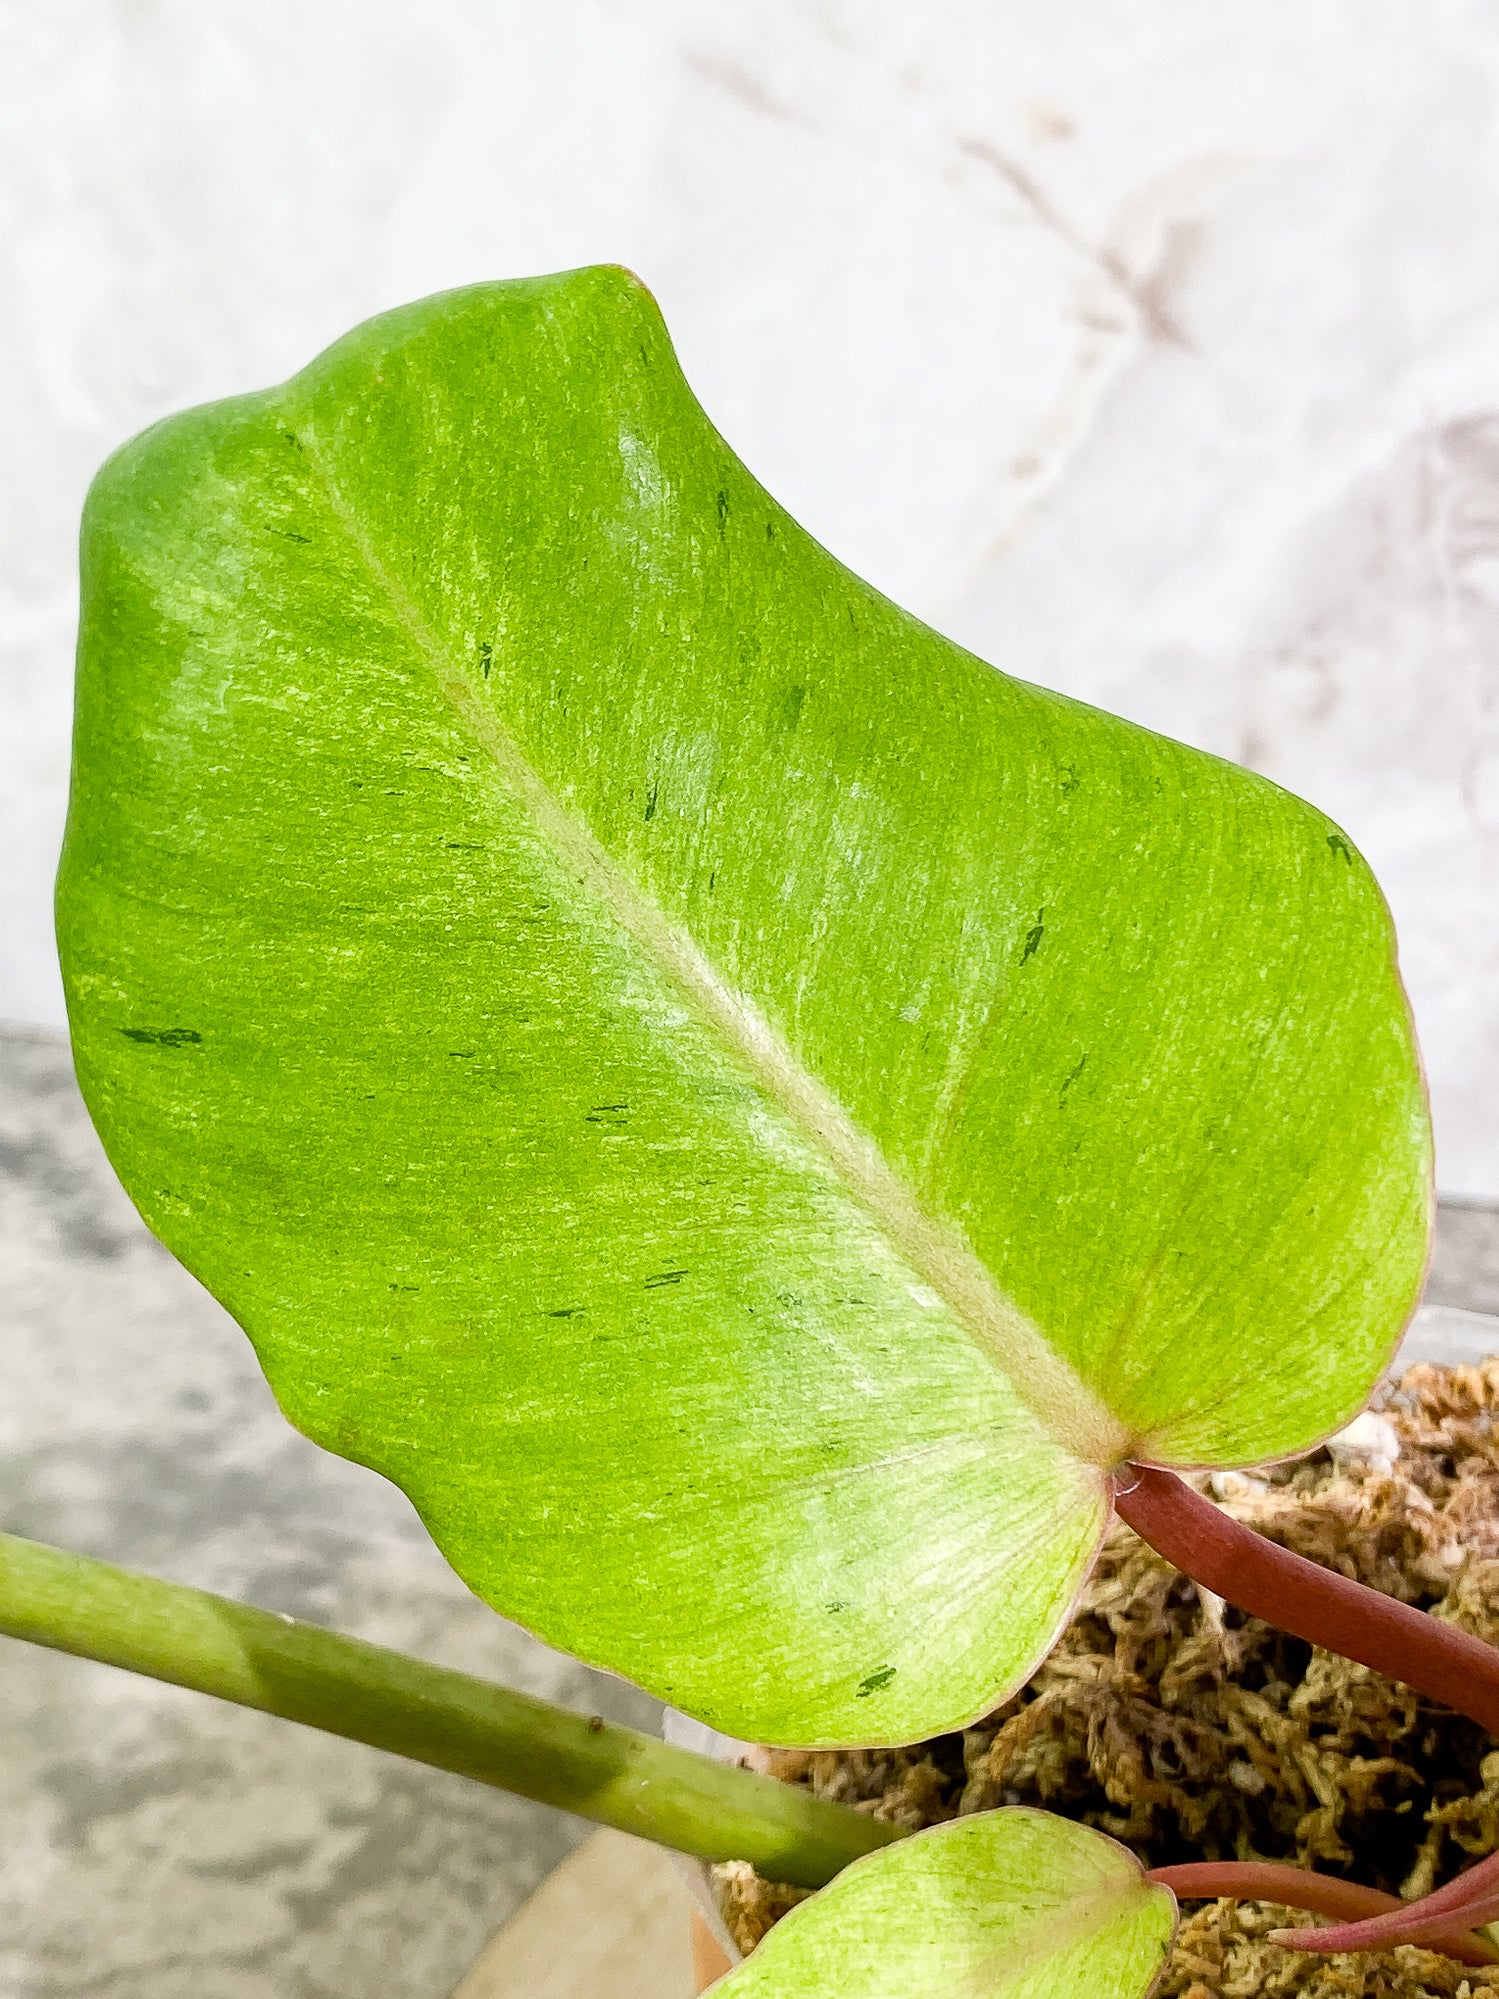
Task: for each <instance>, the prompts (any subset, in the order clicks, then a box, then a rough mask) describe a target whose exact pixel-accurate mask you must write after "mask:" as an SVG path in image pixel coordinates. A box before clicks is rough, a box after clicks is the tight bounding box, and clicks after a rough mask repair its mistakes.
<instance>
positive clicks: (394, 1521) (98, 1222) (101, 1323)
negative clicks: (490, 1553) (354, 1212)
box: [0, 1035, 1499, 1999]
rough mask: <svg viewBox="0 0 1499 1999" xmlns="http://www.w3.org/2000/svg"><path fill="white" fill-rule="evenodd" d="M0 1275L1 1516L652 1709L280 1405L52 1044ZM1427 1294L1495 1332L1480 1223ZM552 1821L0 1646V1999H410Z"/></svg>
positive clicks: (25, 1120)
mask: <svg viewBox="0 0 1499 1999" xmlns="http://www.w3.org/2000/svg"><path fill="white" fill-rule="evenodd" d="M0 1281H3V1302H0V1519H3V1523H4V1524H5V1525H6V1526H7V1527H9V1528H10V1529H11V1530H12V1531H15V1532H19V1533H23V1534H30V1535H33V1536H36V1537H37V1538H39V1539H43V1540H50V1541H56V1542H60V1543H63V1544H65V1545H68V1546H72V1547H77V1548H81V1549H84V1550H86V1551H87V1552H88V1553H91V1554H96V1555H102V1556H106V1557H109V1558H111V1559H114V1560H117V1561H125V1562H130V1563H134V1564H137V1565H138V1566H140V1567H142V1568H147V1569H151V1570H154V1571H156V1572H158V1573H160V1574H162V1575H167V1576H171V1577H174V1578H177V1579H179V1580H181V1581H185V1582H193V1583H197V1584H200V1585H202V1586H203V1587H205V1588H209V1589H218V1590H223V1591H226V1592H228V1593H229V1594H232V1595H236V1596H242V1597H245V1598H248V1599H250V1600H251V1601H253V1602H256V1603H261V1604H264V1605H266V1606H268V1607H269V1608H271V1609H278V1610H286V1611H291V1612H294V1613H296V1614H297V1615H299V1616H305V1617H312V1618H316V1619H319V1620H321V1621H323V1622H326V1623H329V1624H333V1625H336V1626H338V1627H340V1628H341V1629H344V1630H348V1631H355V1632H358V1633H360V1634H362V1635H364V1636H366V1637H370V1638H374V1639H377V1640H380V1641H381V1642H383V1643H386V1644H392V1645H397V1646H401V1647H403V1648H404V1649H407V1650H410V1651H414V1652H418V1653H421V1654H423V1655H424V1656H426V1657H428V1658H432V1659H438V1660H441V1661H443V1662H445V1663H448V1664H452V1665H457V1666H462V1667H465V1668H467V1669H469V1670H471V1671H476V1672H482V1673H487V1674H490V1675H492V1676H493V1677H495V1678H497V1679H502V1680H504V1681H507V1682H508V1683H510V1684H511V1685H515V1686H523V1687H527V1688H530V1689H531V1690H532V1691H535V1692H538V1693H542V1694H545V1695H547V1696H548V1697H550V1698H552V1699H556V1700H561V1701H564V1702H567V1703H569V1704H571V1705H573V1706H576V1707H580V1708H585V1709H589V1710H592V1709H595V1708H599V1709H602V1710H604V1711H605V1712H608V1713H610V1714H612V1715H613V1716H615V1717H617V1718H619V1719H623V1720H633V1721H635V1722H636V1723H637V1724H640V1725H645V1726H650V1725H651V1724H652V1722H653V1720H654V1716H655V1712H656V1710H655V1708H654V1705H653V1704H652V1703H649V1702H647V1701H646V1700H645V1699H644V1698H643V1697H642V1696H640V1695H638V1694H636V1693H634V1692H633V1691H632V1690H630V1689H628V1688H625V1687H622V1686H619V1685H618V1684H617V1683H614V1682H608V1681H603V1680H601V1679H599V1678H598V1676H596V1675H594V1674H591V1673H588V1672H586V1671H585V1670H584V1669H583V1668H582V1667H580V1666H578V1665H576V1664H574V1663H573V1662H571V1661H569V1660H567V1659H563V1658H560V1657H559V1656H558V1655H557V1654H555V1653H552V1652H549V1651H547V1650H546V1649H545V1648H544V1647H542V1646H540V1645H538V1644H536V1643H535V1641H533V1640H531V1639H529V1638H527V1637H526V1636H525V1635H524V1634H523V1633H520V1632H518V1631H516V1630H515V1629H514V1628H513V1627H511V1626H508V1625H506V1624H504V1623H502V1622H501V1621H500V1620H499V1619H498V1618H496V1617H495V1616H494V1615H493V1614H492V1613H491V1612H490V1611H488V1610H486V1609H485V1608H484V1607H483V1606H482V1605H481V1604H479V1603H478V1602H477V1601H476V1600H475V1599H474V1598H473V1597H471V1596H470V1595H469V1594H468V1592H467V1591H466V1590H465V1589H464V1588H463V1587H462V1585H461V1584H460V1583H459V1582H458V1581H457V1579H456V1578H455V1577H454V1576H453V1575H452V1574H451V1572H450V1571H449V1570H448V1569H447V1567H446V1565H445V1564H444V1563H443V1561H442V1560H441V1558H440V1557H439V1556H438V1555H437V1553H436V1551H435V1550H434V1549H433V1548H432V1546H431V1544H430V1542H429V1541H428V1540H427V1537H426V1535H425V1533H424V1532H423V1530H422V1528H421V1527H420V1525H419V1523H418V1522H417V1520H416V1518H415V1516H414V1514H413V1513H412V1511H411V1509H410V1508H409V1507H408V1506H407V1504H406V1502H405V1500H404V1499H402V1498H401V1496H400V1495H399V1494H398V1493H397V1492H396V1491H395V1490H394V1489H393V1488H392V1487H391V1486H389V1485H387V1484H386V1483H385V1482H384V1481H383V1480H381V1479H379V1478H377V1477H375V1476H374V1475H373V1474H372V1473H369V1472H365V1471H361V1470H359V1469H358V1468H357V1467H355V1466H352V1465H347V1464H344V1463H343V1462H342V1461H341V1460H339V1459H336V1458H331V1457H328V1456H325V1455H324V1454H323V1453H322V1452H321V1451H319V1450H317V1449H316V1448H315V1447H314V1446H313V1445H311V1444H309V1443H308V1442H307V1441H306V1440H305V1439H304V1438H302V1437H300V1436H298V1435H297V1434H296V1433H295V1432H294V1431H292V1430H291V1429H290V1428H289V1426H288V1425H287V1424H286V1423H285V1422H284V1421H283V1420H282V1418H281V1416H280V1415H279V1414H278V1412H277V1410H276V1409H275V1406H274V1404H273V1403H272V1401H271V1397H270V1394H269V1391H268V1390H267V1388H266V1386H265V1384H264V1382H263V1380H262V1379H261V1376H260V1373H259V1370H258V1368H257V1367H256V1365H255V1363H254V1360H253V1358H252V1356H251V1354H250V1350H249V1347H248V1345H247V1343H246V1341H245V1340H244V1338H243V1336H242V1335H241V1334H240V1333H239V1331H238V1330H237V1328H236V1327H235V1326H234V1325H233V1324H232V1323H231V1321H230V1320H229V1319H228V1318H227V1317H226V1315H225V1314H224V1313H223V1312H221V1311H220V1310H219V1308H218V1307H217V1306H216V1305H215V1304H214V1303H213V1302H212V1300H211V1299H210V1298H209V1297H208V1296H207V1295H206V1293H204V1292H203V1291H202V1290H201V1289H200V1287H199V1286H198V1285H197V1284H195V1283H194V1281H193V1280H192V1279H191V1278H190V1277H189V1276H188V1275H187V1274H186V1273H185V1272H184V1271H183V1270H182V1269H181V1268H179V1266H178V1265H177V1264H175V1263H174V1262H173V1261H172V1259H171V1258H170V1257H169V1256H168V1255H167V1254H166V1252H165V1251H164V1250H162V1249H161V1248H160V1247H159V1246H158V1245H157V1244H156V1243H155V1242H154V1241H153V1240H152V1239H151V1238H150V1236H148V1235H147V1233H146V1231H145V1229H144V1228H143V1226H142V1225H141V1223H140V1221H139V1220H138V1218H137V1217H136V1215H135V1213H134V1210H133V1209H132V1208H131V1207H130V1205H129V1203H128V1202H127V1201H126V1199H125V1197H124V1195H123V1194H122V1193H121V1191H120V1189H119V1186H118V1185H117V1183H116V1182H115V1179H114V1176H113V1174H112V1173H111V1172H110V1170H109V1167H108V1165H107V1164H106V1162H105V1161H104V1158H103V1156H102V1154H101V1152H100V1150H99V1147H98V1144H97V1141H96V1140H95V1138H94V1136H93V1132H92V1129H91V1127H90V1125H89V1123H88V1119H87V1116H86V1115H85V1113H84V1110H83V1107H82V1104H81V1102H80V1101H79V1098H78V1095H77V1091H76V1089H75V1086H74V1083H73V1079H72V1071H71V1066H70V1063H69V1060H68V1056H67V1052H66V1049H65V1048H64V1047H63V1045H62V1044H61V1042H59V1041H57V1040H52V1039H47V1038H38V1037H28V1036H20V1035H12V1036H9V1037H0ZM1428 1295H1429V1296H1430V1298H1431V1299H1432V1300H1433V1301H1434V1308H1433V1309H1432V1310H1430V1311H1428V1312H1427V1313H1425V1314H1423V1315H1422V1320H1421V1321H1420V1322H1419V1323H1418V1326H1417V1329H1416V1332H1415V1334H1414V1335H1413V1349H1414V1350H1420V1351H1424V1348H1425V1345H1429V1344H1431V1343H1432V1342H1433V1341H1434V1342H1435V1349H1440V1350H1442V1351H1444V1352H1445V1351H1449V1350H1455V1349H1454V1347H1453V1342H1454V1341H1457V1342H1458V1343H1459V1344H1460V1345H1461V1346H1462V1348H1463V1350H1464V1351H1467V1350H1469V1349H1470V1348H1471V1349H1472V1350H1473V1351H1474V1352H1478V1351H1487V1350H1490V1349H1491V1348H1499V1325H1491V1322H1490V1321H1488V1320H1487V1319H1486V1318H1479V1317H1476V1316H1474V1315H1475V1314H1478V1313H1490V1312H1493V1311H1495V1310H1496V1309H1499V1213H1495V1212H1494V1211H1492V1210H1482V1209H1460V1210H1454V1209H1447V1210H1444V1212H1443V1217H1442V1228H1441V1236H1440V1241H1439V1245H1438V1251H1437V1257H1436V1262H1435V1265H1434V1268H1433V1273H1432V1279H1431V1287H1430V1291H1429V1294H1428ZM1491 1331H1492V1332H1493V1333H1494V1334H1495V1337H1494V1338H1493V1339H1492V1340H1491V1339H1490V1332H1491ZM1423 1343H1424V1344H1423ZM1435 1349H1434V1350H1435ZM579 1831H580V1828H579V1827H578V1826H577V1825H576V1824H575V1823H574V1822H572V1821H569V1820H565V1819H563V1818H561V1817H559V1816H557V1815H556V1814H553V1813H549V1812H547V1811H544V1810H543V1809H542V1808H540V1807H539V1806H530V1805H527V1804H524V1803H522V1802H520V1801H519V1800H515V1799H511V1798H506V1797H504V1796H501V1795H499V1794H497V1793H495V1792H491V1791H486V1790H483V1789H481V1788H480V1787H479V1786H477V1785H474V1784H469V1783H466V1782H464V1781H463V1780H462V1779H460V1778H456V1777H447V1776H444V1775H442V1774H441V1773H439V1772H436V1771H429V1770H423V1769H419V1768H417V1767H416V1766H414V1765H410V1764H405V1763H402V1762H400V1761H398V1760H397V1759H396V1758H394V1757H387V1756H382V1755H380V1754H378V1753H377V1752H375V1751H373V1750H366V1749H361V1748H359V1747H357V1746H356V1745H354V1744H351V1743H344V1742H338V1741H334V1740H332V1739H331V1738H328V1737H324V1736H319V1735H317V1734H315V1733H313V1732H311V1731H309V1730H304V1729H299V1728H295V1727H292V1726H290V1725H288V1724H286V1723H283V1722H278V1721H275V1720H273V1719H271V1718H270V1717H268V1716H263V1715H257V1714H249V1713H243V1712H240V1711H238V1710H236V1709H232V1708H228V1707H222V1706H220V1705H218V1704H217V1703H215V1702H212V1701H207V1700H204V1699H202V1698H200V1697H199V1696H196V1695H193V1694H187V1693H183V1692H181V1691H179V1690H177V1689H174V1688H169V1687H162V1686H157V1685H155V1684H154V1683H153V1682H150V1681H146V1680H139V1679H135V1678H132V1677H131V1676H129V1675H127V1674H123V1673H117V1672H113V1671H110V1670H109V1669H107V1668H104V1667H95V1666H90V1665H88V1664H85V1663H84V1662H82V1661H79V1660H73V1659H64V1658H60V1657H57V1656H55V1655H53V1654H50V1653H47V1652H43V1651H39V1650H36V1649H34V1648H32V1647H29V1646H25V1645H20V1644H15V1643H11V1642H8V1641H5V1640H0V1999H85V1995H88V1996H89V1999H92V1996H93V1995H100V1999H355V1995H358V1999H397V1995H399V1999H440V1995H443V1994H445V1993H447V1992H449V1991H450V1990H451V1988H452V1986H453V1985H454V1984H455V1983H456V1982H457V1980H458V1978H459V1977H460V1976H461V1974H462V1972H463V1971H464V1970H465V1968H466V1967H467V1965H468V1964H469V1962H470V1961H471V1959H472V1958H473V1957H474V1956H475V1954H476V1953H477V1951H478V1949H479V1947H480V1945H481V1943H482V1942H483V1939H484V1937H485V1936H486V1934H487V1933H488V1932H489V1930H490V1929H492V1928H493V1927H494V1925H495V1924H496V1923H498V1922H499V1921H500V1920H502V1919H503V1918H504V1917H505V1916H506V1915H507V1914H508V1913H509V1912H510V1911H511V1909H512V1908H514V1907H515V1905H516V1904H517V1903H518V1902H519V1901H520V1900H521V1899H522V1897H523V1896H525V1895H526V1894H527V1893H529V1891H530V1890H531V1889H532V1888H533V1887H534V1886H535V1885H536V1884H537V1882H538V1881H539V1880H540V1879H541V1878H542V1876H543V1875H544V1874H545V1873H546V1872H547V1871H548V1870H549V1869H550V1868H551V1867H552V1866H553V1865H555V1864H556V1862H557V1861H559V1860H560V1859H561V1858H562V1856H563V1854H564V1853H565V1852H566V1851H567V1850H568V1848H569V1847H570V1846H571V1845H572V1843H573V1842H574V1841H575V1839H576V1838H577V1837H578V1834H579Z"/></svg>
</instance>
